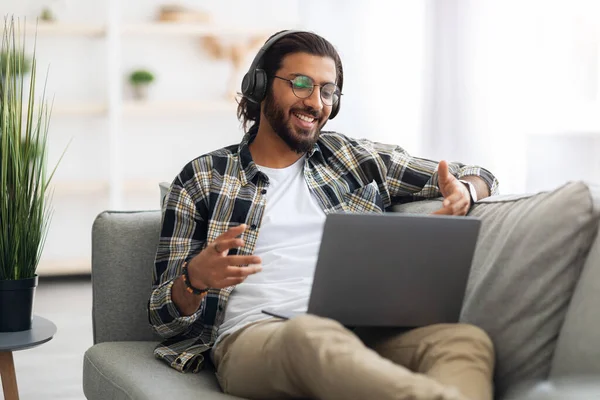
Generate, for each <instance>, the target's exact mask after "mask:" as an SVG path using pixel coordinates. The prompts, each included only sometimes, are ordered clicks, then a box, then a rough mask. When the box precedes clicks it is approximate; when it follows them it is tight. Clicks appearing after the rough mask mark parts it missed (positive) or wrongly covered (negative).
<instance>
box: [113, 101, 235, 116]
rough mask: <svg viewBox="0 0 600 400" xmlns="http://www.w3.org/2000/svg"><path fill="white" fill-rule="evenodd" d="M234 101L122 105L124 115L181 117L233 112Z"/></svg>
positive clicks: (138, 102) (131, 102)
mask: <svg viewBox="0 0 600 400" xmlns="http://www.w3.org/2000/svg"><path fill="white" fill-rule="evenodd" d="M236 107H237V104H236V102H235V101H234V100H231V101H228V100H215V101H126V102H124V103H123V114H125V115H144V116H153V115H182V114H193V113H207V112H223V111H232V112H234V111H235V109H236Z"/></svg>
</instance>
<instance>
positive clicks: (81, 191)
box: [50, 179, 160, 197]
mask: <svg viewBox="0 0 600 400" xmlns="http://www.w3.org/2000/svg"><path fill="white" fill-rule="evenodd" d="M159 183H160V181H159V180H153V179H127V180H124V181H123V190H124V191H125V193H127V194H136V193H137V194H140V193H142V194H145V193H148V194H154V193H156V194H159V193H160V188H159V187H158V184H159ZM50 187H51V188H52V189H54V196H55V197H58V196H72V195H106V194H108V191H109V188H110V184H109V182H108V180H102V179H95V180H94V179H90V180H66V179H64V180H59V179H55V180H53V181H52V183H51V184H50Z"/></svg>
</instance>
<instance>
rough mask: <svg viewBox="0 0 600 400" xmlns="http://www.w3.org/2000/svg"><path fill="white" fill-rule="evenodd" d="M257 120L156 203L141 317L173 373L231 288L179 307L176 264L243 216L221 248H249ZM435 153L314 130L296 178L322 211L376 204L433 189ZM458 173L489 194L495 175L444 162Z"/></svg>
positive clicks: (208, 340)
mask: <svg viewBox="0 0 600 400" xmlns="http://www.w3.org/2000/svg"><path fill="white" fill-rule="evenodd" d="M255 135H256V129H253V130H251V131H250V132H248V133H247V134H246V135H245V136H244V138H243V140H242V142H241V143H240V144H239V145H233V146H229V147H226V148H223V149H220V150H217V151H214V152H212V153H209V154H206V155H203V156H200V157H198V158H196V159H194V160H192V161H191V162H189V163H188V164H187V165H186V166H185V167H184V168H183V169H182V170H181V172H180V173H179V174H178V176H177V177H176V178H175V179H174V181H173V182H172V184H171V188H170V190H169V193H168V195H167V196H166V198H165V201H164V204H163V212H162V227H161V232H160V240H159V245H158V249H157V253H156V259H155V267H154V271H153V279H154V282H153V290H152V294H151V296H150V300H149V302H148V317H149V321H150V323H151V325H152V327H153V328H154V330H155V331H156V332H157V333H158V334H159V335H160V336H161V337H163V338H164V341H163V342H162V343H160V344H159V345H158V346H157V347H156V349H155V351H154V354H155V356H156V357H157V358H159V359H162V360H164V361H165V362H167V363H168V364H169V365H171V366H172V367H173V368H175V369H176V370H178V371H180V372H187V371H193V372H197V371H198V370H199V369H200V368H201V367H202V365H203V362H204V354H203V353H205V352H206V351H207V350H210V349H211V347H212V346H213V345H214V343H215V341H216V338H217V332H218V328H219V326H220V325H221V323H222V322H223V318H224V316H225V308H226V307H227V300H228V298H229V296H230V294H231V291H232V290H233V287H229V288H225V289H220V290H219V289H214V290H212V289H211V290H210V291H209V292H208V294H207V296H206V297H205V298H204V299H203V300H202V303H201V306H200V308H199V309H198V310H197V311H196V312H195V313H194V314H193V315H190V316H182V315H181V314H180V313H179V311H178V309H177V307H176V306H175V304H174V303H173V301H172V299H171V288H172V286H173V282H174V280H175V279H176V278H177V277H178V276H180V275H181V270H182V266H183V263H184V262H185V261H188V260H190V259H191V258H193V257H194V256H195V255H196V254H198V253H199V252H200V251H201V250H202V249H204V248H205V247H206V246H207V244H208V243H210V242H212V241H213V240H214V239H215V238H216V237H218V236H219V235H221V234H222V233H224V232H225V231H227V230H228V229H229V228H231V227H233V226H236V225H239V224H241V223H245V224H247V225H248V227H249V229H248V230H247V231H246V232H245V233H244V234H243V236H242V238H243V239H244V241H245V246H244V247H243V248H240V249H232V250H231V251H230V254H243V255H249V254H253V252H254V248H255V245H256V241H257V238H258V235H259V233H260V226H261V220H262V216H263V213H264V210H265V196H264V194H265V193H266V191H267V190H268V186H269V180H268V177H267V176H266V175H265V174H263V173H262V172H260V171H259V170H258V168H257V167H256V164H255V163H254V161H253V160H252V156H251V154H250V150H249V147H248V145H249V144H250V143H251V142H252V140H253V139H254V137H255ZM437 165H438V163H437V162H434V161H431V160H427V159H423V158H417V157H413V156H410V155H409V154H408V153H407V152H406V151H404V150H403V149H402V148H400V147H398V146H394V145H386V144H381V143H376V142H373V141H369V140H365V139H361V140H357V139H352V138H349V137H346V136H344V135H341V134H339V133H335V132H322V133H321V136H320V138H319V141H318V142H317V144H315V146H314V148H313V149H312V150H311V151H310V152H309V153H308V154H307V157H306V160H305V164H304V177H305V179H306V183H307V185H308V187H309V189H310V192H311V193H312V194H313V195H314V196H315V197H316V199H317V201H318V203H319V204H320V205H321V207H322V209H323V210H324V212H325V213H332V212H376V213H381V212H385V211H386V210H387V209H389V208H390V207H391V206H393V205H396V204H401V203H406V202H411V201H416V200H421V199H427V198H435V197H439V196H440V195H441V194H440V192H439V188H438V184H437V179H438V178H437ZM449 169H450V173H451V174H452V175H454V176H456V177H457V178H459V179H460V178H462V177H464V176H468V175H476V176H479V177H481V178H482V179H483V180H484V181H485V182H486V183H487V185H488V187H489V188H490V193H491V194H497V192H498V181H497V180H496V178H495V177H494V176H493V175H492V174H491V173H490V172H489V171H487V170H485V169H483V168H480V167H477V166H465V165H463V164H460V163H450V164H449Z"/></svg>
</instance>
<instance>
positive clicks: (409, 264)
mask: <svg viewBox="0 0 600 400" xmlns="http://www.w3.org/2000/svg"><path fill="white" fill-rule="evenodd" d="M480 226H481V221H480V220H479V219H477V218H473V217H454V216H438V215H421V214H402V213H386V214H329V215H327V218H326V220H325V226H324V229H323V237H322V241H321V246H320V249H319V256H318V261H317V265H316V269H315V274H314V280H313V284H312V289H311V293H310V299H309V302H308V310H304V311H294V310H284V309H275V308H270V309H264V310H262V311H263V313H265V314H269V315H272V316H275V317H279V318H286V319H287V318H292V317H294V316H296V315H298V314H305V313H306V312H308V313H310V314H314V315H318V316H321V317H327V318H332V319H334V320H337V321H338V322H340V323H341V324H343V325H345V326H349V327H357V326H389V327H407V328H411V327H419V326H426V325H431V324H437V323H454V322H458V320H459V316H460V311H461V308H462V304H463V300H464V295H465V289H466V285H467V280H468V277H469V272H470V269H471V263H472V261H473V254H474V252H475V245H476V243H477V237H478V235H479V229H480Z"/></svg>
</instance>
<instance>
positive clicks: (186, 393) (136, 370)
mask: <svg viewBox="0 0 600 400" xmlns="http://www.w3.org/2000/svg"><path fill="white" fill-rule="evenodd" d="M156 344H157V343H156V342H105V343H100V344H97V345H95V346H93V347H91V348H90V349H88V351H87V352H86V353H85V355H84V361H83V391H84V394H85V396H86V398H87V399H89V400H106V399H113V400H133V399H139V400H141V399H144V400H146V399H148V400H151V399H157V400H163V399H178V400H179V399H181V400H188V399H189V400H197V399H202V400H226V399H230V400H233V399H240V397H234V396H229V395H226V394H224V393H223V392H222V391H221V388H220V387H219V384H218V383H217V380H216V377H215V375H214V372H213V371H212V370H211V369H210V368H206V369H205V370H203V371H201V372H200V373H198V374H182V373H181V372H177V371H175V370H174V369H172V368H169V367H168V366H166V365H165V364H164V363H163V362H161V361H159V360H157V359H155V358H154V356H153V355H152V354H153V350H154V347H155V346H156Z"/></svg>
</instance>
